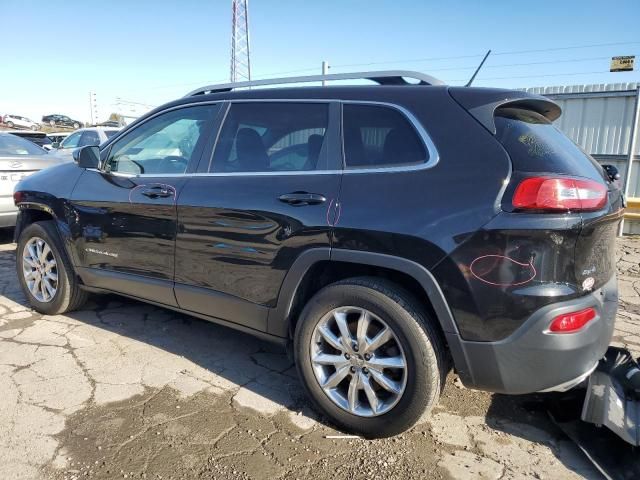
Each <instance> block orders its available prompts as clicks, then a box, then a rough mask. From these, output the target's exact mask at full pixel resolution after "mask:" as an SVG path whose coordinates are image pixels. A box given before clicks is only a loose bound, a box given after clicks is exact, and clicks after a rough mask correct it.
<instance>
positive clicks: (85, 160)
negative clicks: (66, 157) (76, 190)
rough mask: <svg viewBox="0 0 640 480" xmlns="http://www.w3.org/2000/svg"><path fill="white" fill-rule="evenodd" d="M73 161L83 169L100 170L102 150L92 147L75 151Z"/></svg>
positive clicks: (88, 146)
mask: <svg viewBox="0 0 640 480" xmlns="http://www.w3.org/2000/svg"><path fill="white" fill-rule="evenodd" d="M73 160H74V161H75V162H76V163H77V164H78V166H80V167H81V168H98V166H99V165H100V149H99V148H98V147H94V146H92V145H87V146H86V147H81V148H78V149H76V150H74V151H73Z"/></svg>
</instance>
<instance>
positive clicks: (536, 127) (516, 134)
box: [495, 108, 604, 180]
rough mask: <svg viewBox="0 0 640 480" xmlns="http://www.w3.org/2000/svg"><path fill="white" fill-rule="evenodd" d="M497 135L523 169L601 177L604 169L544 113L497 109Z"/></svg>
mask: <svg viewBox="0 0 640 480" xmlns="http://www.w3.org/2000/svg"><path fill="white" fill-rule="evenodd" d="M495 123H496V138H497V139H498V141H499V142H500V143H501V144H502V145H503V146H504V148H505V149H506V150H507V152H508V153H509V156H510V157H511V161H512V162H513V168H514V169H515V170H518V171H522V172H532V173H560V174H565V175H576V176H581V177H587V178H591V179H593V180H602V179H603V175H604V173H603V169H602V167H600V165H599V164H598V162H596V161H595V160H594V159H593V158H591V156H590V155H588V154H587V153H585V152H584V151H583V150H582V149H581V148H580V147H579V146H577V145H576V144H575V143H573V142H572V141H571V140H570V139H569V138H568V137H567V136H566V135H565V134H564V133H562V132H561V131H560V130H558V129H557V128H556V127H554V126H553V124H552V123H551V122H550V121H549V120H548V119H547V118H545V117H544V116H542V115H540V114H539V113H536V112H533V111H531V110H526V109H522V108H501V109H498V110H496V118H495Z"/></svg>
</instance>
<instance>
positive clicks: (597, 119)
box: [526, 83, 640, 233]
mask: <svg viewBox="0 0 640 480" xmlns="http://www.w3.org/2000/svg"><path fill="white" fill-rule="evenodd" d="M639 85H640V84H637V83H609V84H597V85H569V86H564V87H535V88H527V89H526V91H527V92H531V93H537V94H539V95H545V96H547V97H549V98H552V99H553V100H554V101H555V102H557V103H558V104H559V105H560V107H561V108H562V116H561V117H560V118H559V119H558V120H557V121H556V125H557V126H558V128H560V129H561V130H562V131H563V132H564V133H566V134H567V135H568V136H569V137H570V138H571V139H572V140H573V141H574V142H576V143H577V144H578V145H580V146H581V147H582V148H584V149H585V151H587V152H589V153H590V154H591V155H593V156H594V157H595V158H596V159H597V160H598V161H599V162H601V163H609V164H612V165H615V166H616V167H617V168H618V170H619V171H620V174H621V175H622V177H623V178H626V174H627V172H626V170H627V156H628V151H629V147H630V144H631V129H632V126H633V125H632V124H633V115H634V108H635V104H636V103H635V102H636V95H637V88H638V86H639ZM638 134H640V132H639V133H638ZM636 145H637V146H636V152H635V158H634V165H633V169H632V172H631V184H630V189H629V195H630V196H632V197H640V139H638V140H637V141H636ZM625 232H626V233H640V222H629V221H627V222H625Z"/></svg>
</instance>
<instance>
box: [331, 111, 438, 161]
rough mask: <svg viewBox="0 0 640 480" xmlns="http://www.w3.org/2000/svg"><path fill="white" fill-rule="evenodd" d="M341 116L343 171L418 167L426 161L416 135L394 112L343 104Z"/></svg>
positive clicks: (399, 115) (426, 157) (426, 158)
mask: <svg viewBox="0 0 640 480" xmlns="http://www.w3.org/2000/svg"><path fill="white" fill-rule="evenodd" d="M342 116H343V124H344V157H345V163H346V167H347V168H351V169H353V168H385V167H397V166H404V165H419V164H421V163H425V162H426V161H427V160H428V158H429V157H428V153H427V150H426V148H425V146H424V144H423V143H422V140H420V137H418V133H417V132H416V131H415V129H414V128H413V126H412V125H411V124H410V123H409V121H408V120H407V119H406V117H405V116H404V115H403V114H402V113H400V112H399V111H398V110H396V109H394V108H390V107H384V106H373V105H349V104H345V105H344V107H343V113H342Z"/></svg>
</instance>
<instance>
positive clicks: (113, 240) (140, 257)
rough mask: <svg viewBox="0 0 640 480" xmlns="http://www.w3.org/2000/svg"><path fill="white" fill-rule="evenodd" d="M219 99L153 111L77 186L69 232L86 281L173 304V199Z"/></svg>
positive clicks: (208, 128) (192, 163)
mask: <svg viewBox="0 0 640 480" xmlns="http://www.w3.org/2000/svg"><path fill="white" fill-rule="evenodd" d="M218 108H219V107H218V105H216V104H202V105H196V106H187V107H182V108H174V109H171V110H168V111H165V112H162V113H159V114H158V115H156V116H154V117H151V118H150V119H148V120H146V121H145V122H143V123H141V124H139V125H138V126H136V127H135V128H133V129H132V130H129V131H128V132H127V133H125V134H124V135H123V136H121V137H120V138H119V139H117V140H116V141H115V142H114V143H113V144H112V145H110V146H109V150H108V151H107V152H103V155H106V160H105V163H104V166H103V167H102V169H101V170H87V171H85V172H84V173H83V175H82V177H81V178H80V179H79V180H78V183H77V185H76V187H75V189H74V192H73V194H72V198H71V208H73V210H74V215H70V217H71V218H74V219H75V222H74V223H73V224H72V227H71V228H72V230H73V231H72V237H73V242H74V247H75V252H76V256H77V262H78V272H79V274H80V276H81V277H82V278H83V280H84V281H85V283H87V284H88V285H91V286H94V287H100V288H106V289H110V290H115V291H118V292H121V293H125V294H129V295H134V296H136V297H140V298H144V299H147V300H152V301H155V302H160V303H163V304H167V305H175V303H176V302H175V298H174V296H173V275H174V248H175V238H176V198H177V195H178V193H179V192H180V189H181V188H182V187H183V185H184V182H185V178H186V177H185V175H186V174H187V173H189V172H190V171H191V170H193V169H194V168H195V166H196V165H197V163H198V160H199V158H200V155H201V153H202V151H203V148H204V145H205V144H206V141H207V138H208V135H209V134H210V133H211V128H212V122H213V118H214V117H215V114H216V112H217V110H218Z"/></svg>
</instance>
